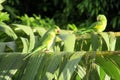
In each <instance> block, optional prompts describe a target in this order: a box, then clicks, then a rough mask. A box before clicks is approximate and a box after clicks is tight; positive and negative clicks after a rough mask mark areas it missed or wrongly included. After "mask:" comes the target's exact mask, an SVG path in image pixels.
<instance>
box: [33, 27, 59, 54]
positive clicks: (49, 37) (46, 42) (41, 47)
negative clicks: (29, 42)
mask: <svg viewBox="0 0 120 80" xmlns="http://www.w3.org/2000/svg"><path fill="white" fill-rule="evenodd" d="M59 32H60V28H59V27H57V26H55V27H53V28H50V29H49V30H48V31H47V32H46V33H45V34H44V35H43V37H42V38H41V39H40V41H39V44H38V45H37V48H35V49H34V51H33V53H34V52H37V51H49V50H50V48H51V47H52V45H53V44H54V42H55V38H56V34H59Z"/></svg>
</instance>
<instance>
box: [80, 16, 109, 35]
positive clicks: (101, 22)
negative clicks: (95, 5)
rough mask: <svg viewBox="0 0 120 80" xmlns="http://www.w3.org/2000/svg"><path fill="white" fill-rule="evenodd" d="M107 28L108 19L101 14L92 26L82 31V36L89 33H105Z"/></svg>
mask: <svg viewBox="0 0 120 80" xmlns="http://www.w3.org/2000/svg"><path fill="white" fill-rule="evenodd" d="M106 26H107V18H106V17H105V15H103V14H99V15H98V16H97V21H96V22H94V23H93V24H91V26H89V27H88V28H87V29H85V30H80V33H81V34H84V33H87V32H92V31H95V32H103V31H104V30H105V28H106Z"/></svg>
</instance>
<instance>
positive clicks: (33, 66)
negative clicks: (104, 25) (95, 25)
mask: <svg viewBox="0 0 120 80" xmlns="http://www.w3.org/2000/svg"><path fill="white" fill-rule="evenodd" d="M90 1H91V2H88V0H84V1H78V0H73V1H71V0H66V1H64V0H62V1H60V0H53V1H48V0H43V1H42V2H43V3H41V4H39V6H40V5H41V6H43V7H39V10H40V11H41V9H42V11H44V12H46V13H47V12H52V11H55V8H56V7H57V6H58V5H59V7H58V8H59V9H56V11H55V13H54V15H52V19H50V18H47V17H46V18H42V17H43V14H42V13H41V16H37V15H38V14H37V15H33V14H32V16H30V17H29V16H28V14H24V15H22V16H21V15H18V13H17V12H20V11H18V10H17V8H15V6H16V7H17V6H18V5H20V3H21V1H19V0H14V1H13V0H8V1H5V2H4V0H1V1H0V5H1V3H2V2H4V5H3V6H4V10H6V11H7V12H8V13H9V14H8V13H7V12H2V11H0V80H119V76H120V63H119V62H120V55H119V54H120V53H119V50H120V47H119V45H120V41H119V40H120V37H119V36H120V35H119V34H120V33H119V32H118V33H114V32H102V33H96V32H95V33H92V32H91V33H85V34H82V35H80V34H78V33H76V32H77V31H78V30H79V26H80V27H83V28H82V29H85V28H84V27H87V26H89V24H90V23H91V22H92V18H89V19H88V17H89V16H91V17H92V16H96V15H97V14H99V13H104V14H106V15H107V16H108V17H109V15H108V12H109V11H110V10H111V8H116V9H118V6H119V5H118V4H119V3H117V4H116V7H115V6H114V2H115V1H113V0H112V1H102V0H101V1H98V0H96V1H92V0H90ZM25 2H26V3H27V2H33V1H27V0H26V1H25ZM60 2H61V3H62V4H59V3H60ZM106 2H107V3H106ZM118 2H119V1H118ZM34 3H36V1H34V2H33V4H31V5H32V6H33V5H34ZM38 3H39V1H38ZM53 3H54V5H52V4H53ZM101 3H103V4H101ZM108 3H111V4H108ZM8 4H9V5H8ZM112 4H113V5H112ZM23 5H24V4H23ZM31 5H30V6H31ZM20 6H22V5H20ZM24 6H25V5H24ZM26 6H27V4H26ZM36 6H37V7H38V5H37V4H36ZM51 6H53V7H54V8H53V9H51ZM107 6H109V7H107ZM34 7H35V6H34ZM106 7H107V8H106ZM21 8H23V7H21ZM29 8H30V7H29ZM2 9H3V8H1V7H0V10H2ZM104 9H105V10H106V11H105V10H104ZM22 11H23V10H22ZM25 12H29V11H28V8H27V7H25ZM20 13H21V12H20ZM52 13H53V12H52ZM35 14H36V13H35ZM113 14H114V15H115V14H116V12H114V13H113ZM118 14H119V13H118ZM118 14H117V15H118ZM50 15H51V14H50ZM78 16H79V17H78ZM53 18H54V19H53ZM75 18H76V20H74V19H75ZM93 18H94V17H93ZM110 18H112V17H111V16H110ZM86 19H87V20H86ZM56 22H57V24H59V25H64V28H68V29H71V30H63V29H61V31H60V33H59V34H58V35H56V39H55V42H54V45H53V46H52V47H53V49H54V52H40V51H39V52H36V53H34V54H31V53H32V52H33V50H34V49H36V47H39V46H37V45H38V44H40V43H39V40H41V39H43V36H44V34H45V33H46V31H47V30H49V28H51V27H54V26H56V24H55V23H56ZM68 22H69V24H68ZM74 22H75V23H74ZM112 22H113V23H114V24H112V25H113V27H115V26H117V25H118V27H119V22H120V21H119V16H118V17H115V19H113V21H112ZM73 23H74V24H73ZM65 24H67V26H65ZM78 25H79V26H78ZM110 25H111V23H110ZM108 26H109V24H108ZM47 53H48V54H47ZM29 54H31V55H29Z"/></svg>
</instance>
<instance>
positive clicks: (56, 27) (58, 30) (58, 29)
mask: <svg viewBox="0 0 120 80" xmlns="http://www.w3.org/2000/svg"><path fill="white" fill-rule="evenodd" d="M55 33H56V34H59V33H60V28H59V27H58V26H55Z"/></svg>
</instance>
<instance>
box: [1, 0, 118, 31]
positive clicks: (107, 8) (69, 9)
mask: <svg viewBox="0 0 120 80" xmlns="http://www.w3.org/2000/svg"><path fill="white" fill-rule="evenodd" d="M3 1H4V0H3ZM59 3H61V4H59ZM119 5H120V1H119V0H118V1H116V0H110V1H109V0H100V1H99V0H96V1H94V0H90V1H89V0H83V1H79V0H66V1H64V0H62V1H61V0H52V1H49V0H40V1H38V0H34V1H32V0H31V1H29V0H26V1H20V0H6V1H5V2H4V3H3V7H4V10H5V11H7V12H8V13H10V16H11V18H12V21H16V18H17V16H21V15H24V14H25V13H26V14H28V15H29V16H32V15H33V14H36V15H41V16H42V18H44V17H46V16H47V17H49V18H52V19H54V20H55V22H56V23H57V24H58V25H60V26H62V27H61V28H65V29H66V26H65V25H67V24H69V23H72V24H73V23H74V24H75V25H77V27H88V26H89V25H90V24H91V23H92V22H94V21H95V17H96V16H97V15H98V14H105V15H106V17H107V19H108V22H109V23H108V26H107V29H106V31H111V30H112V31H118V30H120V27H119V26H120V20H119V15H120V11H119ZM111 12H112V14H109V13H111Z"/></svg>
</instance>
